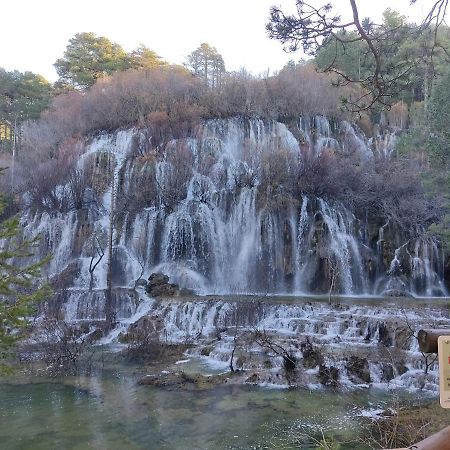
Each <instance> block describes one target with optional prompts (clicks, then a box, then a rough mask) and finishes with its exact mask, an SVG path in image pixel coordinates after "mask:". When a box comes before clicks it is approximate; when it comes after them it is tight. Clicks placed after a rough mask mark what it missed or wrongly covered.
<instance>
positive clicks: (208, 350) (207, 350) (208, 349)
mask: <svg viewBox="0 0 450 450" xmlns="http://www.w3.org/2000/svg"><path fill="white" fill-rule="evenodd" d="M213 349H214V347H213V346H212V345H208V346H206V347H203V348H202V349H201V351H200V354H201V355H202V356H209V355H210V353H211V352H212V351H213Z"/></svg>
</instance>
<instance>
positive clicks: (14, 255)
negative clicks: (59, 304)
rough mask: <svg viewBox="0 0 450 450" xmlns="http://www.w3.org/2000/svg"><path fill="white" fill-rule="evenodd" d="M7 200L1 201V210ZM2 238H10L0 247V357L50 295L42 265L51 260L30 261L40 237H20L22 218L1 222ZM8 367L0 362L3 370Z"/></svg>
mask: <svg viewBox="0 0 450 450" xmlns="http://www.w3.org/2000/svg"><path fill="white" fill-rule="evenodd" d="M3 208H4V204H3V202H2V203H1V204H0V212H1V211H3ZM0 239H1V240H2V242H3V241H4V242H8V244H7V245H5V246H3V248H2V249H1V250H0V361H1V360H4V359H5V358H6V357H8V355H10V352H11V349H12V347H13V345H14V344H16V343H17V341H18V340H19V339H20V338H22V337H23V336H24V331H25V329H26V326H27V325H28V323H29V317H30V316H31V314H32V312H33V310H34V307H35V305H36V303H37V302H38V301H41V300H43V299H45V298H47V297H48V296H49V295H50V288H49V286H48V285H47V284H42V283H41V269H42V267H43V266H44V265H45V264H46V263H47V262H48V258H44V259H42V260H40V261H38V262H33V263H28V260H29V258H30V257H31V256H32V255H33V254H32V249H33V248H34V247H35V246H36V244H37V239H31V240H27V239H24V240H22V239H21V238H20V226H19V219H18V218H17V217H14V218H11V219H8V220H6V221H4V222H2V223H1V224H0ZM6 369H7V366H6V365H5V364H0V372H1V371H4V370H6Z"/></svg>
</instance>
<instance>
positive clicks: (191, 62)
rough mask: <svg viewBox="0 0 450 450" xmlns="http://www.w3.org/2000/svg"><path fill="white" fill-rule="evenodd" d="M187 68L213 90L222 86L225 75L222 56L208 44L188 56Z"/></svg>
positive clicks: (202, 45)
mask: <svg viewBox="0 0 450 450" xmlns="http://www.w3.org/2000/svg"><path fill="white" fill-rule="evenodd" d="M187 66H188V67H189V69H190V70H191V71H192V73H193V74H194V75H195V76H196V77H199V78H201V79H202V80H203V81H204V83H205V84H206V85H207V86H209V87H211V88H215V87H218V86H219V85H220V82H221V80H222V77H223V74H224V73H225V63H224V61H223V58H222V55H220V53H219V52H218V51H217V49H216V48H215V47H211V46H210V45H209V44H206V43H203V44H201V45H200V47H198V48H197V49H196V50H194V51H193V52H192V53H191V54H190V55H189V56H188V58H187Z"/></svg>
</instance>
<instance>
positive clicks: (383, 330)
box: [378, 323, 392, 347]
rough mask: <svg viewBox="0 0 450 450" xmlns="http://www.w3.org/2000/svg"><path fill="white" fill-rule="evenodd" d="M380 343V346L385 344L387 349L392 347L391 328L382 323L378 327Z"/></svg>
mask: <svg viewBox="0 0 450 450" xmlns="http://www.w3.org/2000/svg"><path fill="white" fill-rule="evenodd" d="M378 342H380V344H383V345H384V346H385V347H391V346H392V337H391V334H390V332H389V328H388V327H387V326H386V324H385V323H380V324H379V325H378Z"/></svg>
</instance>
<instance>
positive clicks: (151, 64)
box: [128, 44, 167, 69]
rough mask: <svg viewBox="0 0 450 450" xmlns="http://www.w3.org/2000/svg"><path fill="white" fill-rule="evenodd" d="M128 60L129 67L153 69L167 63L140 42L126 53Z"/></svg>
mask: <svg viewBox="0 0 450 450" xmlns="http://www.w3.org/2000/svg"><path fill="white" fill-rule="evenodd" d="M128 61H129V67H130V69H153V68H155V67H161V66H166V65H167V62H165V61H164V60H163V59H161V57H160V56H159V55H157V54H156V52H154V51H153V50H150V49H149V48H148V47H146V46H145V45H142V44H141V45H139V47H138V48H137V49H135V50H133V51H132V52H131V53H130V54H129V55H128Z"/></svg>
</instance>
